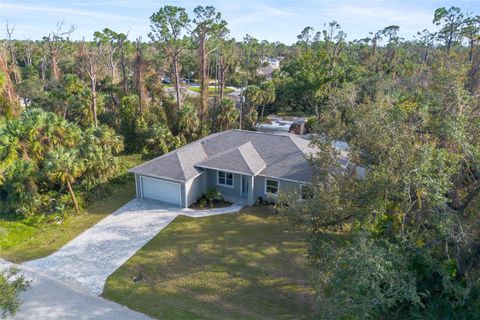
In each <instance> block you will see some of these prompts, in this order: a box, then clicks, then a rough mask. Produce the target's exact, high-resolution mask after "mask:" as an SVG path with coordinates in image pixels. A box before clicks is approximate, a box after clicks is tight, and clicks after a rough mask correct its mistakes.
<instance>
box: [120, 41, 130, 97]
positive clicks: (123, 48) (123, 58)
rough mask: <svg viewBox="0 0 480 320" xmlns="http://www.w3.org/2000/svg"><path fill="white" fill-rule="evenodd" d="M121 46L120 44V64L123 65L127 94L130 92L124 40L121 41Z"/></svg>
mask: <svg viewBox="0 0 480 320" xmlns="http://www.w3.org/2000/svg"><path fill="white" fill-rule="evenodd" d="M119 46H120V50H121V51H120V52H121V55H120V57H121V59H120V61H121V62H120V64H121V65H122V78H123V79H122V82H123V91H124V93H125V94H127V93H128V78H127V66H126V62H125V47H124V45H123V40H120V41H119Z"/></svg>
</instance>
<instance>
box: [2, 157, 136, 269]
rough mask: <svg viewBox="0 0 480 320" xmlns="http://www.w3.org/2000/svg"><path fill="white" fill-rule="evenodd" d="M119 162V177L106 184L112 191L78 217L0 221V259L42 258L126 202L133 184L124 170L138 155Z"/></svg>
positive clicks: (132, 193) (129, 197) (21, 260)
mask: <svg viewBox="0 0 480 320" xmlns="http://www.w3.org/2000/svg"><path fill="white" fill-rule="evenodd" d="M121 161H122V170H121V171H122V174H121V175H120V176H119V177H117V178H116V179H113V181H111V182H110V183H111V185H112V186H113V188H114V191H113V192H110V193H109V195H108V196H106V197H102V198H99V199H97V200H95V201H93V202H92V203H91V204H90V205H89V206H88V207H87V208H86V209H85V210H84V211H83V213H81V214H77V215H67V216H66V217H65V218H64V219H63V220H61V221H55V220H54V219H52V218H51V217H48V216H38V217H32V218H25V219H20V220H14V221H12V220H0V257H1V258H4V259H7V260H9V261H13V262H17V263H21V262H24V261H28V260H34V259H38V258H41V257H45V256H47V255H49V254H51V253H53V252H55V251H57V250H58V249H60V248H61V247H62V246H63V245H65V244H66V243H68V242H69V241H70V240H72V239H73V238H75V237H76V236H78V235H79V234H80V233H82V232H83V231H85V230H86V229H88V228H90V227H91V226H93V225H95V224H96V223H97V222H98V221H100V220H101V219H103V218H105V217H106V216H108V215H109V214H111V213H112V212H113V211H115V210H116V209H118V208H119V207H121V206H122V205H124V204H125V203H127V202H128V201H130V200H131V199H132V198H133V197H134V195H135V183H134V179H133V177H132V176H130V175H129V174H126V173H125V171H126V168H128V167H131V166H133V165H134V164H135V163H138V162H139V161H140V156H139V155H130V156H124V157H122V158H121Z"/></svg>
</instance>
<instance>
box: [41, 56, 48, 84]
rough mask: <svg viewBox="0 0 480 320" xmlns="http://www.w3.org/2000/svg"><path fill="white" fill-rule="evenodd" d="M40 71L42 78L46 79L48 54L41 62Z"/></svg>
mask: <svg viewBox="0 0 480 320" xmlns="http://www.w3.org/2000/svg"><path fill="white" fill-rule="evenodd" d="M40 73H41V77H42V80H45V78H46V74H47V56H46V55H44V56H43V57H42V61H41V63H40Z"/></svg>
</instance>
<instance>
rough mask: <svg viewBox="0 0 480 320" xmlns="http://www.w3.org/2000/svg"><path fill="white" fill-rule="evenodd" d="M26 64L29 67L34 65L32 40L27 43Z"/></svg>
mask: <svg viewBox="0 0 480 320" xmlns="http://www.w3.org/2000/svg"><path fill="white" fill-rule="evenodd" d="M25 63H26V64H27V66H31V65H32V42H31V41H30V40H28V41H27V43H26V46H25Z"/></svg>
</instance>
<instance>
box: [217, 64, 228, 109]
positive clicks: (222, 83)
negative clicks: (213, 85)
mask: <svg viewBox="0 0 480 320" xmlns="http://www.w3.org/2000/svg"><path fill="white" fill-rule="evenodd" d="M226 73H227V68H226V66H225V63H223V62H222V63H220V72H219V80H218V81H219V93H218V96H219V99H220V101H222V100H223V95H224V92H225V90H224V89H225V74H226Z"/></svg>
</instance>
